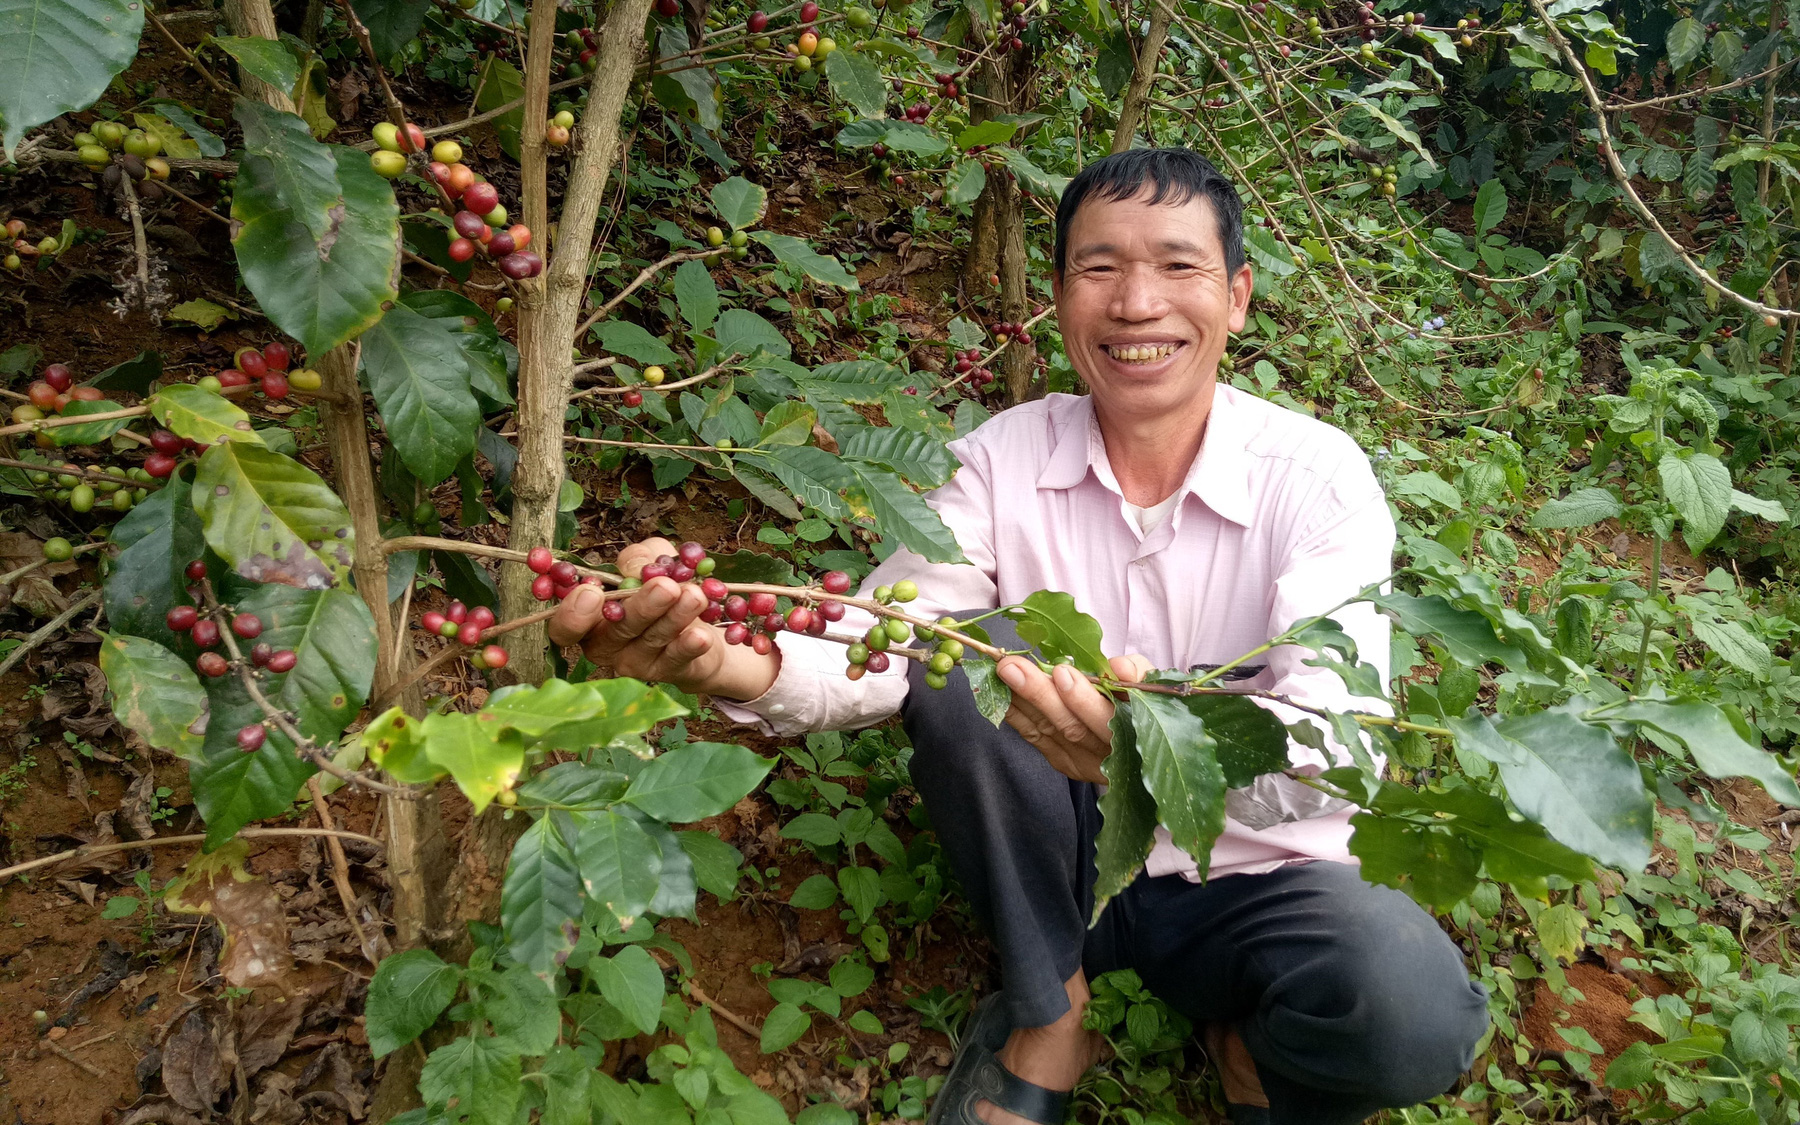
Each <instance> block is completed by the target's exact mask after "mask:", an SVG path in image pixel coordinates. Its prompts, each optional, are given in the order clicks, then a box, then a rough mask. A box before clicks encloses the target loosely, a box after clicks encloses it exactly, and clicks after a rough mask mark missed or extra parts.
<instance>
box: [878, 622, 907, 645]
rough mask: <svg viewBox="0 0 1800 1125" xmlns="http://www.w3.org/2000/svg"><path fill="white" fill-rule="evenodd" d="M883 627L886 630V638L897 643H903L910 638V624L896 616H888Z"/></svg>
mask: <svg viewBox="0 0 1800 1125" xmlns="http://www.w3.org/2000/svg"><path fill="white" fill-rule="evenodd" d="M883 628H884V629H886V630H887V635H888V640H890V641H893V642H894V643H895V644H897V645H903V644H905V643H906V642H907V641H910V640H912V626H910V625H908V624H907V623H906V622H904V621H901V620H899V619H897V618H893V617H890V618H888V619H887V624H886V625H884V626H883Z"/></svg>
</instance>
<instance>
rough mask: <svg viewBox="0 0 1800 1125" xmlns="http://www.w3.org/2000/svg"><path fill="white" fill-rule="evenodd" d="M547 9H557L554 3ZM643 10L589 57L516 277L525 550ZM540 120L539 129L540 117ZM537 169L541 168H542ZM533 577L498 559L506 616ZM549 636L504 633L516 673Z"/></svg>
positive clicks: (554, 491)
mask: <svg viewBox="0 0 1800 1125" xmlns="http://www.w3.org/2000/svg"><path fill="white" fill-rule="evenodd" d="M535 2H536V4H537V6H539V7H542V6H543V5H544V0H535ZM550 9H551V11H552V13H554V9H555V4H554V2H552V3H550ZM649 15H650V0H617V2H616V3H615V4H614V5H613V9H612V14H611V15H610V16H609V17H608V18H607V21H606V29H605V31H604V33H603V38H602V40H601V46H600V55H599V57H598V58H596V59H595V60H594V64H595V67H594V79H593V82H592V84H591V85H590V86H589V88H588V108H587V111H586V113H584V114H583V115H582V119H581V121H580V123H579V124H578V125H577V126H576V133H575V138H576V139H575V159H574V161H573V164H572V166H571V168H570V170H569V187H568V194H567V195H566V196H565V197H564V199H563V206H562V216H561V220H560V222H559V223H558V224H557V231H556V239H555V246H554V248H553V253H552V254H551V255H550V261H549V266H548V267H547V268H546V269H545V271H544V274H543V277H542V278H540V279H536V280H533V281H528V282H526V283H524V284H522V285H520V286H519V298H518V303H519V402H518V410H517V415H516V416H517V418H518V431H519V464H518V467H517V468H516V469H514V471H513V510H512V533H511V537H510V538H509V540H508V546H511V547H512V548H514V549H515V550H520V551H529V550H530V549H531V548H533V547H540V546H545V545H548V544H549V543H550V542H551V541H552V539H553V537H554V535H555V533H556V499H557V495H558V493H559V491H560V490H561V488H562V482H563V412H564V411H565V410H566V409H567V407H568V402H569V395H570V393H571V392H572V390H573V388H574V368H573V367H572V365H571V364H570V361H569V355H570V351H571V349H572V348H573V347H574V344H575V328H576V325H577V324H578V323H579V317H580V314H581V304H582V297H583V296H584V295H585V294H586V293H587V278H588V258H589V254H588V248H589V247H590V246H591V245H592V243H593V239H594V225H595V220H596V219H597V218H598V217H599V214H600V204H601V201H602V200H603V199H604V198H605V194H606V181H607V177H608V175H609V174H610V172H611V171H612V165H613V161H614V160H615V159H617V157H618V153H619V115H620V112H621V111H622V110H623V109H624V106H625V96H626V95H627V94H628V93H629V92H630V90H631V83H632V74H633V71H634V70H635V67H636V63H637V58H638V53H639V51H641V50H642V48H643V45H644V22H645V20H647V19H648V18H649ZM531 22H532V25H533V27H534V29H537V28H542V27H544V26H549V25H550V22H551V21H549V20H544V19H539V18H536V17H535V16H534V18H533V19H532V21H531ZM534 39H535V35H534ZM546 90H547V87H546ZM546 97H547V94H546ZM544 108H545V107H544V106H543V105H539V106H538V110H537V113H536V116H537V117H539V118H542V117H543V112H542V111H543V109H544ZM532 114H533V111H532V110H531V109H530V108H529V107H528V108H527V109H526V126H527V128H530V127H531V117H532ZM537 127H538V129H539V130H540V136H541V130H542V128H543V122H542V121H541V120H539V121H538V122H537ZM539 163H540V164H541V161H539ZM527 174H528V175H530V174H531V173H527ZM536 174H537V175H540V176H541V175H542V170H541V168H540V169H539V171H538V172H537V173H536ZM528 198H529V197H528ZM527 205H528V206H529V203H528V204H527ZM543 233H545V234H547V233H548V231H547V230H546V231H544V232H543ZM546 244H548V240H546ZM533 577H535V576H534V575H533V574H532V573H531V572H530V571H529V570H527V569H526V568H525V567H523V566H520V565H518V564H516V563H509V564H506V565H503V566H502V567H501V568H500V617H501V619H502V620H506V619H509V618H514V617H523V616H524V615H525V614H527V613H530V612H532V611H533V610H534V609H535V608H536V606H537V603H536V601H535V599H533V598H532V596H531V580H532V578H533ZM545 643H546V639H545V629H544V627H543V626H542V625H534V626H532V627H530V628H526V629H519V630H516V631H514V632H512V633H509V634H507V636H506V649H507V653H508V655H509V656H510V658H511V659H510V662H509V664H508V665H507V669H508V671H509V672H510V673H512V677H513V678H514V679H516V680H519V681H523V682H537V681H540V680H543V679H544V678H545V677H547V676H548V675H549V660H548V658H547V656H546V653H545V650H544V646H545Z"/></svg>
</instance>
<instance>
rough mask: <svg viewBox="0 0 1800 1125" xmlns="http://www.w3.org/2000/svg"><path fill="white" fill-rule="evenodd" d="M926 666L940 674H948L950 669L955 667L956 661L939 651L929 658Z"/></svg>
mask: <svg viewBox="0 0 1800 1125" xmlns="http://www.w3.org/2000/svg"><path fill="white" fill-rule="evenodd" d="M927 667H929V668H930V669H931V670H932V671H933V672H936V673H937V674H938V675H940V676H948V675H949V674H950V669H952V668H954V667H956V661H954V660H952V659H951V658H950V657H949V656H946V655H945V654H944V653H941V652H940V653H938V654H937V655H936V656H933V657H932V658H931V663H930V664H929V665H927Z"/></svg>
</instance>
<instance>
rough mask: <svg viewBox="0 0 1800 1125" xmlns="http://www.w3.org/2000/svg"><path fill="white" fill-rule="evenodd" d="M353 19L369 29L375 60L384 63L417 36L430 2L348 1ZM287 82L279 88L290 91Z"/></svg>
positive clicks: (409, 0) (410, 0)
mask: <svg viewBox="0 0 1800 1125" xmlns="http://www.w3.org/2000/svg"><path fill="white" fill-rule="evenodd" d="M351 7H352V8H353V9H355V11H356V18H357V19H359V20H361V21H362V23H363V26H364V27H366V28H368V29H369V45H370V46H371V47H374V48H375V57H376V58H378V59H380V60H382V61H383V62H386V61H387V60H389V59H392V58H393V57H394V56H395V55H397V54H399V53H400V52H401V50H402V49H404V48H405V47H406V45H407V44H408V43H410V42H412V41H413V40H414V39H415V38H417V37H418V34H419V28H420V27H421V26H422V25H423V24H424V22H425V13H427V12H429V11H430V10H431V0H351ZM292 88H293V85H292V84H291V83H290V84H289V85H287V86H284V87H282V89H284V90H285V89H292Z"/></svg>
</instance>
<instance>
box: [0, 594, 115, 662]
mask: <svg viewBox="0 0 1800 1125" xmlns="http://www.w3.org/2000/svg"><path fill="white" fill-rule="evenodd" d="M99 601H100V591H98V590H93V591H90V592H89V593H88V596H87V597H85V598H82V599H81V600H80V601H78V602H76V603H75V604H74V605H72V606H70V607H69V608H68V609H65V610H63V611H62V612H61V613H59V614H57V615H56V616H55V617H53V618H51V619H50V621H49V623H48V624H46V625H44V626H42V627H41V628H39V629H38V631H37V632H35V633H33V634H31V636H29V637H26V638H25V643H23V644H21V645H20V646H19V647H18V648H15V649H13V650H12V651H11V652H9V653H7V654H6V659H5V660H0V676H4V675H6V674H7V673H8V672H10V671H12V670H13V666H14V665H16V664H18V663H19V661H21V660H24V659H25V657H26V656H27V655H28V654H29V653H30V652H31V651H32V650H33V649H35V648H37V647H38V646H39V645H41V644H43V643H44V642H45V641H47V640H49V639H50V638H51V637H53V636H55V635H56V634H57V633H58V632H60V631H61V630H62V627H63V626H64V625H67V624H68V623H69V622H71V621H73V620H75V618H76V617H78V616H79V615H80V614H81V613H82V612H83V611H85V610H86V609H87V608H88V607H89V606H92V605H95V604H96V603H98V602H99Z"/></svg>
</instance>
